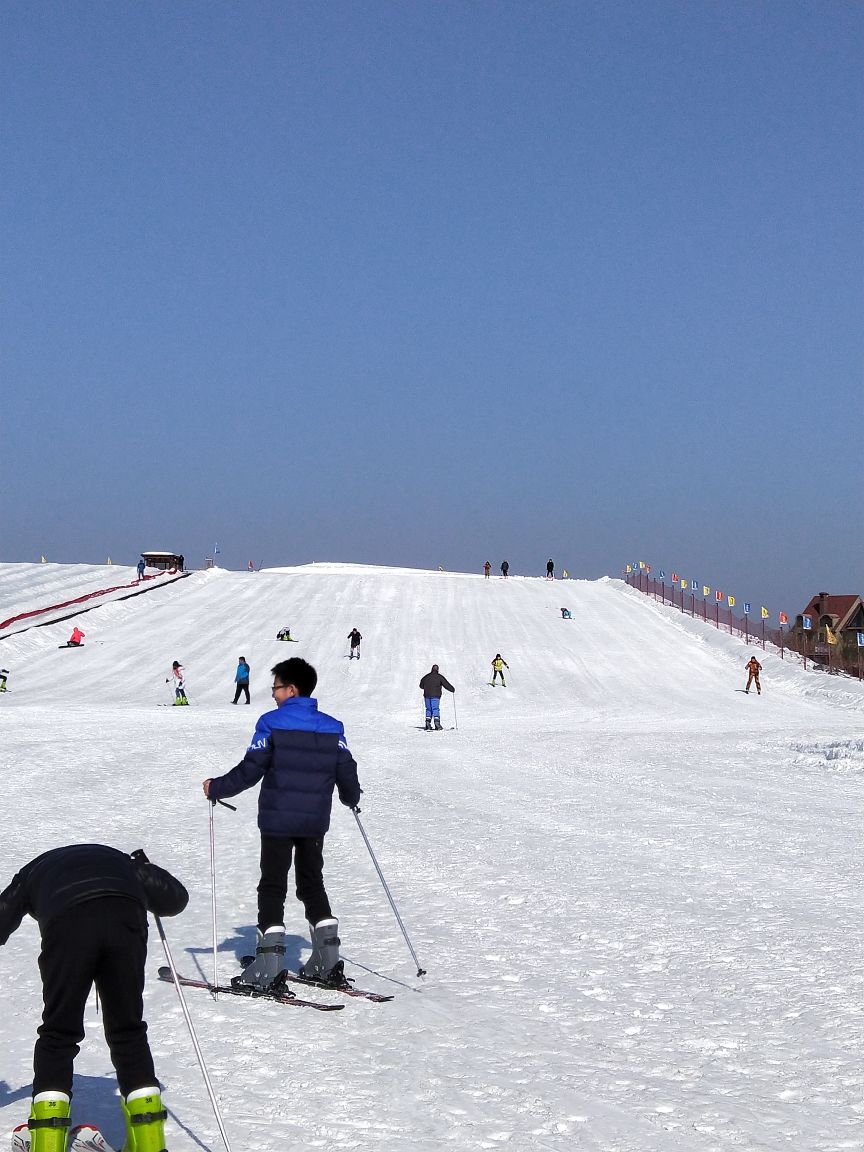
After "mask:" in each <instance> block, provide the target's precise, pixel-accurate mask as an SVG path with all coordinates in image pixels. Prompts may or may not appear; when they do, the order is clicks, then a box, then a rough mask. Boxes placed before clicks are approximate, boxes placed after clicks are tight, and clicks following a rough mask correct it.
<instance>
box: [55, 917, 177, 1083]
mask: <svg viewBox="0 0 864 1152" xmlns="http://www.w3.org/2000/svg"><path fill="white" fill-rule="evenodd" d="M146 959H147V913H146V912H145V910H144V908H143V906H142V905H141V904H139V903H138V902H137V901H135V900H130V899H128V898H127V897H125V896H100V897H96V898H95V899H93V900H87V901H85V902H84V903H81V904H76V905H75V906H74V907H73V908H70V909H69V910H68V911H67V912H65V913H64V914H63V915H62V916H58V918H57V919H56V920H53V921H52V922H51V923H50V924H48V925H47V927H46V928H45V931H44V933H43V935H42V951H41V953H40V955H39V971H40V973H41V974H42V994H43V999H44V1003H45V1007H44V1011H43V1013H42V1024H41V1025H40V1027H39V1029H38V1039H37V1041H36V1047H35V1049H34V1052H33V1094H34V1096H35V1095H36V1093H37V1092H65V1093H66V1095H67V1096H71V1095H72V1064H73V1061H74V1060H75V1057H76V1056H77V1055H78V1049H79V1045H80V1043H81V1041H82V1040H83V1039H84V1009H85V1006H86V1004H87V997H88V996H89V995H90V989H91V987H92V986H93V985H94V984H95V985H96V991H97V993H98V994H99V999H100V1001H101V1005H102V1023H103V1026H104V1029H105V1039H106V1041H107V1042H108V1049H109V1051H110V1053H111V1063H112V1064H113V1065H114V1069H115V1071H116V1073H117V1084H118V1087H119V1088H120V1092H121V1094H122V1095H123V1096H128V1095H129V1093H130V1092H134V1091H135V1090H136V1089H137V1088H148V1087H150V1086H151V1085H154V1084H156V1083H157V1080H156V1072H155V1070H154V1067H153V1056H152V1055H151V1052H150V1045H149V1044H148V1043H147V1025H146V1024H145V1023H144V1020H143V1014H144V1004H143V999H142V994H143V990H144V963H145V961H146Z"/></svg>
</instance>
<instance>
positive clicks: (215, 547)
mask: <svg viewBox="0 0 864 1152" xmlns="http://www.w3.org/2000/svg"><path fill="white" fill-rule="evenodd" d="M221 551H222V549H221V548H220V547H219V545H218V544H214V545H213V555H214V556H218V555H219V553H220V552H221Z"/></svg>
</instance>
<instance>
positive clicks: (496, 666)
mask: <svg viewBox="0 0 864 1152" xmlns="http://www.w3.org/2000/svg"><path fill="white" fill-rule="evenodd" d="M505 668H506V669H507V670H508V672H509V670H510V665H509V664H508V663H507V661H506V660H504V659H503V658H502V656H501V653H500V652H496V653H495V659H494V660H493V661H492V687H493V688H494V687H495V681H496V679H497V678H498V677H499V676H500V677H501V687H502V688H506V687H507V684H506V681H505V680H504V669H505Z"/></svg>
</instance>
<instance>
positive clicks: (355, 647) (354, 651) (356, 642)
mask: <svg viewBox="0 0 864 1152" xmlns="http://www.w3.org/2000/svg"><path fill="white" fill-rule="evenodd" d="M348 639H349V640H350V641H351V651H350V652H349V654H348V659H349V660H353V659H354V657H355V656H356V657H357V659H358V660H359V659H360V641H361V640H362V639H363V637H362V636H361V635H360V633H359V632H358V631H357V629H356V628H352V629H351V631H350V632H349V633H348Z"/></svg>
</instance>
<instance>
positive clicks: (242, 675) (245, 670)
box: [232, 656, 252, 704]
mask: <svg viewBox="0 0 864 1152" xmlns="http://www.w3.org/2000/svg"><path fill="white" fill-rule="evenodd" d="M251 671H252V670H251V668H250V667H249V665H248V664H247V663H246V657H245V656H241V657H240V660H239V663H238V664H237V671H236V672H235V673H234V683H235V684H236V685H237V687H236V688H235V690H234V699H233V701H232V703H233V704H236V703H237V701H238V700H239V699H240V693H241V692H245V693H246V703H247V704H251V703H252V701H251V700H250V699H249V674H250V672H251Z"/></svg>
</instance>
